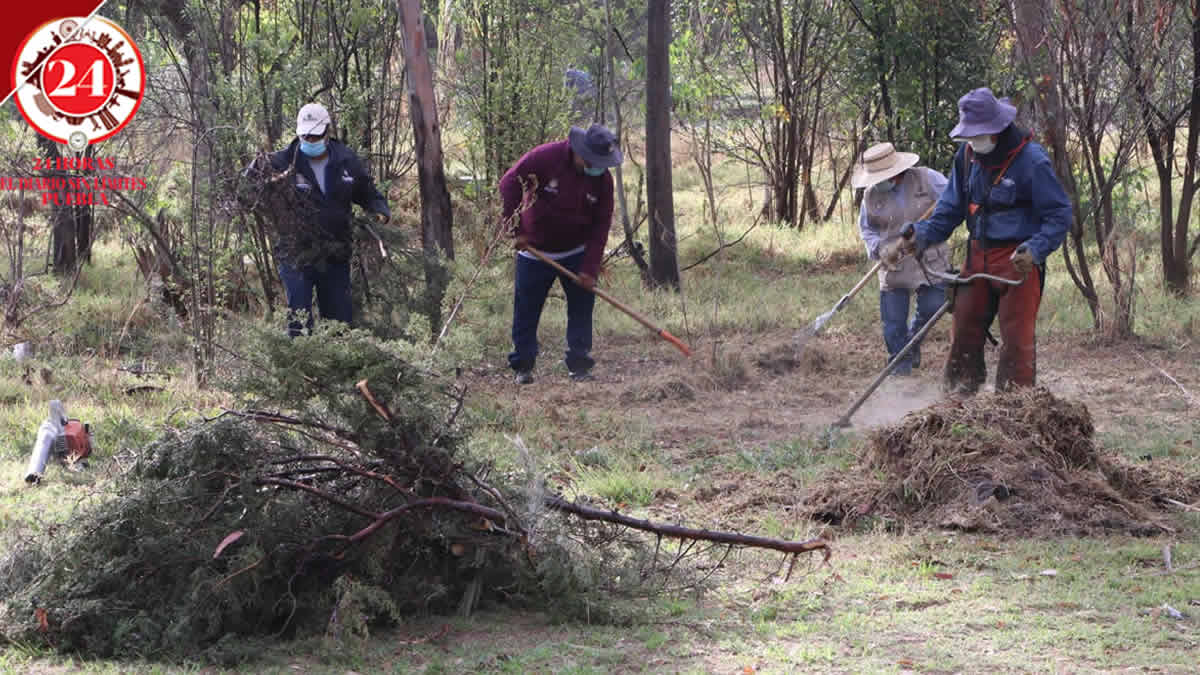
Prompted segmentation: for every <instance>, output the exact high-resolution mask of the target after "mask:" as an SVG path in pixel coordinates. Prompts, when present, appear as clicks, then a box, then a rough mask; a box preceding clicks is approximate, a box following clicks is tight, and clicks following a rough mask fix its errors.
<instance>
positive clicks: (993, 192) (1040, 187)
mask: <svg viewBox="0 0 1200 675" xmlns="http://www.w3.org/2000/svg"><path fill="white" fill-rule="evenodd" d="M1024 136H1025V132H1024V131H1022V130H1020V129H1019V128H1018V127H1016V126H1015V125H1009V127H1008V129H1006V130H1005V131H1004V132H1003V133H1001V134H1000V138H999V140H998V142H997V146H996V149H995V150H993V151H992V152H990V153H988V154H987V155H982V156H978V155H973V156H972V158H971V161H970V166H969V168H968V169H967V175H966V176H964V175H963V166H964V159H963V155H964V153H966V151H967V147H968V146H967V144H966V143H963V144H962V145H961V146H960V147H959V149H958V152H957V153H955V155H954V168H953V170H952V171H951V172H950V182H949V183H947V184H946V189H945V190H943V191H942V196H941V198H940V199H939V200H938V205H937V208H936V209H934V212H933V215H932V216H930V217H929V218H928V219H927V220H923V221H921V222H918V223H915V224H914V229H915V230H916V234H917V247H918V249H921V250H923V249H924V247H926V246H932V245H934V244H938V243H941V242H943V241H946V239H948V238H949V237H950V234H951V233H952V232H954V229H955V228H957V227H958V226H959V224H960V223H962V222H963V221H964V220H967V221H968V228H969V229H970V231H971V237H972V238H974V239H988V240H993V241H1001V242H1012V243H1014V244H1020V243H1024V244H1026V245H1028V246H1029V249H1030V251H1031V252H1032V253H1033V260H1034V262H1035V263H1037V264H1043V263H1045V262H1046V257H1047V256H1049V255H1050V254H1051V253H1053V252H1054V250H1055V249H1057V248H1058V247H1059V246H1061V245H1062V243H1063V239H1065V238H1066V236H1067V230H1068V229H1069V228H1070V226H1071V218H1072V215H1071V202H1070V200H1069V199H1068V198H1067V193H1066V192H1065V191H1064V190H1063V188H1062V184H1061V183H1059V182H1058V176H1057V175H1055V173H1054V168H1053V167H1052V166H1051V165H1050V158H1049V156H1047V155H1046V151H1045V149H1043V148H1042V146H1040V145H1038V144H1037V143H1034V142H1033V141H1029V142H1028V143H1026V144H1025V146H1024V147H1023V148H1021V150H1020V152H1019V153H1018V154H1017V155H1016V157H1015V158H1014V159H1013V161H1012V163H1011V164H1009V166H1008V170H1007V171H1005V172H1004V177H1003V178H1001V179H1000V182H999V183H996V184H995V185H993V181H994V180H995V178H996V174H997V172H998V171H999V170H1000V168H1001V166H1002V165H1003V163H1004V160H1005V158H1006V157H1007V155H1008V153H1009V152H1010V151H1011V150H1013V149H1014V148H1016V147H1017V145H1019V144H1020V142H1021V140H1022V138H1024ZM972 203H974V204H979V205H980V206H979V209H978V210H977V211H976V215H974V216H971V215H970V213H969V204H972Z"/></svg>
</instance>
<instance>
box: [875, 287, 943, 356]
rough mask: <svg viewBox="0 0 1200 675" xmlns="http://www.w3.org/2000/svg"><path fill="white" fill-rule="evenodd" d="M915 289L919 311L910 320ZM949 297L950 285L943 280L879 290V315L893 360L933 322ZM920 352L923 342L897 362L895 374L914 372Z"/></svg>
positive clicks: (885, 341)
mask: <svg viewBox="0 0 1200 675" xmlns="http://www.w3.org/2000/svg"><path fill="white" fill-rule="evenodd" d="M913 293H916V296H917V303H916V304H917V311H916V312H915V313H914V314H913V317H912V321H909V319H908V305H909V296H910V295H912V294H913ZM945 301H946V288H945V286H943V285H942V284H938V285H936V286H929V285H922V286H921V287H920V288H918V289H917V290H916V291H910V290H908V289H906V288H893V289H891V290H888V291H880V292H879V317H880V318H881V319H883V342H884V344H885V345H887V350H888V361H889V362H890V361H891V360H892V358H893V357H894V356H896V354H898V353H899V352H900V350H901V349H904V345H906V344H908V341H909V340H911V339H912V338H913V336H914V335H916V334H917V333H918V332H919V331H920V330H921V328H923V327H924V326H925V324H926V323H928V322H929V318H930V317H931V316H933V315H934V313H935V312H937V310H938V308H939V307H941V306H942V303H943V302H945ZM920 352H921V345H919V344H918V345H916V346H915V347H913V348H912V350H910V351H909V352H908V355H907V356H905V358H904V360H903V361H901V362H900V363H898V364H896V368H895V370H893V371H892V374H893V375H909V374H911V373H912V369H913V365H914V363H920V360H921V356H920Z"/></svg>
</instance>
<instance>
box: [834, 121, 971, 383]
mask: <svg viewBox="0 0 1200 675" xmlns="http://www.w3.org/2000/svg"><path fill="white" fill-rule="evenodd" d="M919 159H920V158H919V157H918V156H917V155H916V154H915V153H911V152H897V151H896V149H895V147H893V145H892V144H891V143H879V144H877V145H873V146H871V147H870V148H867V151H866V152H864V153H863V155H862V158H861V159H860V161H859V164H858V167H857V169H856V171H855V173H854V176H853V177H852V178H851V184H852V185H853V186H854V187H855V188H864V190H863V197H862V207H861V208H860V209H859V212H858V230H859V233H860V234H861V235H862V240H863V243H864V244H866V247H867V255H868V256H870V258H871V259H872V260H879V259H880V253H881V251H882V250H883V249H884V247H885V245H887V244H889V243H891V242H894V241H898V240H899V239H900V230H901V228H903V227H904V225H905V223H910V222H912V221H914V220H917V219H919V218H920V217H921V216H922V214H924V213H926V212H927V211H928V210H929V208H930V207H931V206H932V205H933V204H934V203H935V202H936V201H937V199H938V196H939V195H941V194H942V190H943V189H944V188H945V187H946V177H945V176H943V175H942V174H940V173H938V172H937V171H935V170H933V169H930V168H928V167H923V166H917V162H918V161H919ZM924 262H925V267H926V270H930V271H937V272H944V271H946V270H947V269H948V268H949V262H950V257H949V253H948V252H947V250H946V244H945V243H942V244H939V245H938V246H931V247H929V248H928V249H926V250H925V251H924ZM926 270H922V269H921V266H920V265H918V264H917V260H916V258H913V257H907V258H903V259H901V260H899V261H895V262H894V263H890V264H884V265H883V266H882V267H881V268H880V269H879V318H880V320H881V321H882V322H883V343H884V344H885V345H886V346H887V351H888V361H889V362H890V361H891V360H892V358H893V357H895V356H896V354H898V353H899V352H900V350H901V349H903V348H904V345H906V344H908V342H909V341H910V340H911V339H912V337H913V336H914V335H916V333H917V332H918V331H920V330H921V328H923V327H924V326H925V324H926V323H927V322H928V321H929V318H930V317H931V316H933V314H934V313H935V312H936V311H937V310H938V308H939V307H941V306H942V302H943V301H944V300H945V287H944V285H943V282H942V281H941V280H940V279H938V278H937V277H934V276H929V275H927V274H926ZM914 298H915V300H916V301H915V302H912V300H913V299H914ZM910 306H915V307H914V308H913V311H912V319H911V320H910V319H909V313H910V311H909V310H910ZM920 365H921V351H920V346H919V345H917V346H915V347H914V348H913V349H911V350H909V352H908V354H907V355H905V357H904V360H903V361H902V362H900V363H898V364H896V368H895V369H894V370H893V371H892V373H893V374H895V375H909V374H911V373H912V370H913V368H917V367H920Z"/></svg>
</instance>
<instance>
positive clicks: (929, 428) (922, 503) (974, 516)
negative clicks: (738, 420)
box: [804, 389, 1200, 536]
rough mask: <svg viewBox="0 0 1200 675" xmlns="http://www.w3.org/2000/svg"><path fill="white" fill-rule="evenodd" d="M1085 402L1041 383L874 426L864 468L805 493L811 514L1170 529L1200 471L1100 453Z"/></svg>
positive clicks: (1010, 529) (1021, 527) (1055, 529)
mask: <svg viewBox="0 0 1200 675" xmlns="http://www.w3.org/2000/svg"><path fill="white" fill-rule="evenodd" d="M1093 431H1094V427H1093V424H1092V417H1091V414H1090V413H1089V412H1088V410H1087V407H1086V406H1084V405H1083V404H1077V403H1071V402H1069V401H1066V400H1063V399H1059V398H1056V397H1055V396H1054V395H1052V394H1050V393H1049V392H1048V391H1046V390H1045V389H1034V390H1020V391H1017V392H1013V393H1003V394H995V393H993V394H981V395H979V396H976V397H974V398H971V399H968V400H966V401H964V402H961V403H959V402H946V403H943V404H939V405H936V406H933V407H931V408H928V409H926V410H925V411H924V412H921V413H917V414H913V415H909V416H908V417H906V418H905V419H904V420H903V421H902V422H901V423H900V424H899V425H897V426H893V427H885V428H882V429H879V430H878V431H876V432H874V433H873V434H872V435H871V436H870V437H869V440H868V445H867V447H866V451H865V453H864V455H863V458H862V460H861V463H860V466H858V467H855V468H853V469H851V470H850V471H849V472H847V473H846V474H845V475H842V476H833V477H831V479H830V480H829V481H828V482H827V483H826V486H827V487H823V488H821V489H819V490H818V491H816V492H813V493H811V494H809V495H808V496H806V498H805V500H804V507H805V509H806V510H807V511H808V514H809V515H810V516H812V517H814V518H818V519H823V520H828V521H833V522H846V521H850V522H853V521H854V520H855V519H858V518H861V517H863V516H867V515H875V516H881V517H884V518H887V519H895V520H898V521H900V522H903V523H905V524H907V525H916V526H925V527H949V528H954V529H960V530H966V531H981V532H993V533H998V534H1011V535H1018V536H1030V535H1032V536H1054V535H1064V534H1069V535H1093V534H1102V533H1113V532H1125V533H1130V534H1134V535H1153V534H1159V533H1163V532H1171V531H1173V530H1172V528H1171V526H1170V519H1169V517H1168V516H1167V514H1166V513H1165V512H1164V510H1163V508H1162V506H1163V505H1164V504H1165V503H1166V502H1165V501H1164V498H1171V499H1176V500H1177V501H1180V502H1185V503H1191V502H1193V501H1195V499H1196V498H1197V497H1198V496H1200V477H1191V478H1189V477H1186V476H1182V475H1180V472H1179V471H1178V470H1173V469H1172V468H1171V467H1169V466H1168V465H1166V464H1165V463H1158V464H1155V465H1153V466H1139V465H1133V464H1130V463H1129V462H1128V461H1126V460H1123V459H1120V458H1118V457H1113V456H1108V455H1104V454H1102V453H1100V452H1099V451H1098V450H1097V448H1096V446H1095V444H1094V443H1093V441H1092V435H1093Z"/></svg>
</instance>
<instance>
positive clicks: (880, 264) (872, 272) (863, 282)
mask: <svg viewBox="0 0 1200 675" xmlns="http://www.w3.org/2000/svg"><path fill="white" fill-rule="evenodd" d="M880 267H883V261H882V260H879V261H876V262H875V264H874V265H873V266H872V267H871V269H870V270H868V271H867V273H866V274H864V275H863V278H861V279H859V280H858V283H857V284H854V288H851V289H850V292H849V293H846V294H845V295H843V296H842V299H841V300H838V303H837V309H841V308H842V305H845V304H846V303H847V302H850V298H853V297H854V296H855V295H857V294H858V292H859V291H861V290H862V289H863V286H866V285H867V282H868V281H870V280H871V277H873V276H875V273H876V272H878V271H879V268H880ZM835 311H836V310H835Z"/></svg>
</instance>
